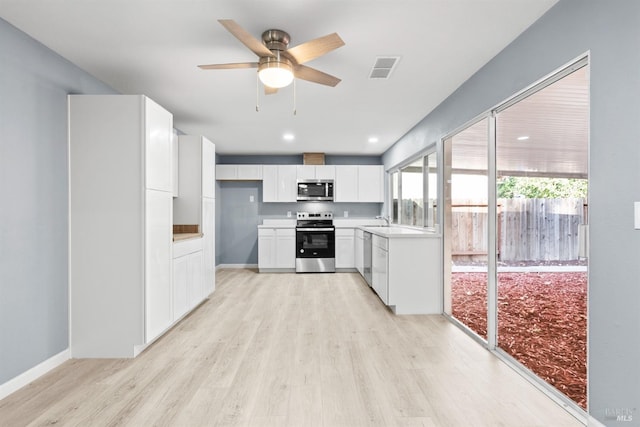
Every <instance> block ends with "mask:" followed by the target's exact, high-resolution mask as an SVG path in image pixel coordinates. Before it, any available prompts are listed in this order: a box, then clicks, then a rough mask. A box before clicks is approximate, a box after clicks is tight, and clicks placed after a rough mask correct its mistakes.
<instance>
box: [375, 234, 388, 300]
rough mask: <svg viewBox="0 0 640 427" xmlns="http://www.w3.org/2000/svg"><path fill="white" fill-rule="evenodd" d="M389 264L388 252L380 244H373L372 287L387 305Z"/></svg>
mask: <svg viewBox="0 0 640 427" xmlns="http://www.w3.org/2000/svg"><path fill="white" fill-rule="evenodd" d="M388 264H389V263H388V252H387V251H385V250H384V249H382V248H380V247H378V246H373V247H372V250H371V287H372V288H373V290H374V291H376V293H377V294H378V296H379V297H380V299H381V300H382V302H384V303H385V305H387V304H388V301H389V293H388V292H389V291H388V289H389V286H388Z"/></svg>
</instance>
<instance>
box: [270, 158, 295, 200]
mask: <svg viewBox="0 0 640 427" xmlns="http://www.w3.org/2000/svg"><path fill="white" fill-rule="evenodd" d="M296 178H297V168H296V165H264V166H263V167H262V201H263V202H295V201H296V199H297V185H296V182H297V179H296Z"/></svg>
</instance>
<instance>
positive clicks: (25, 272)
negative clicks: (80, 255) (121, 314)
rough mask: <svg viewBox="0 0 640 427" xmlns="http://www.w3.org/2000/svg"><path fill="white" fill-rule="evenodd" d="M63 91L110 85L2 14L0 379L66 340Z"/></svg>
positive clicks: (41, 358) (44, 357)
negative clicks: (5, 19)
mask: <svg viewBox="0 0 640 427" xmlns="http://www.w3.org/2000/svg"><path fill="white" fill-rule="evenodd" d="M69 93H115V91H114V90H113V89H111V88H109V87H108V86H106V85H105V84H103V83H101V82H100V81H98V80H96V79H95V78H93V77H92V76H90V75H89V74H87V73H86V72H85V71H83V70H81V69H80V68H78V67H76V66H75V65H73V64H72V63H70V62H69V61H67V60H66V59H64V58H62V57H60V56H59V55H57V54H56V53H54V52H52V51H51V50H49V49H47V48H46V47H45V46H43V45H41V44H40V43H38V42H36V41H35V40H33V39H32V38H30V37H29V36H27V35H26V34H24V33H23V32H21V31H19V30H17V29H16V28H15V27H13V26H12V25H10V24H8V23H7V22H6V21H4V20H2V19H0V135H1V137H0V200H1V202H0V203H2V208H1V209H0V384H2V383H5V382H7V381H8V380H11V379H12V378H14V377H16V376H18V375H20V374H22V373H23V372H25V371H27V370H29V369H31V368H33V367H34V366H36V365H38V364H39V363H41V362H43V361H45V360H47V359H49V358H51V357H52V356H55V355H56V354H58V353H60V352H62V351H64V350H65V349H67V348H68V346H69V336H68V335H69V333H68V331H69V325H68V318H69V307H68V300H69V294H68V290H67V289H68V281H69V275H68V267H67V266H68V261H69V260H68V238H67V236H68V232H69V228H68V219H67V218H68V213H69V212H68V201H69V198H68V179H67V174H68V162H67V94H69Z"/></svg>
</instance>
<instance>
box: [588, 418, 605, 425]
mask: <svg viewBox="0 0 640 427" xmlns="http://www.w3.org/2000/svg"><path fill="white" fill-rule="evenodd" d="M587 427H605V425H604V424H602V423H601V422H600V421H598V420H596V419H595V418H593V417H592V416H591V415H589V417H588V418H587Z"/></svg>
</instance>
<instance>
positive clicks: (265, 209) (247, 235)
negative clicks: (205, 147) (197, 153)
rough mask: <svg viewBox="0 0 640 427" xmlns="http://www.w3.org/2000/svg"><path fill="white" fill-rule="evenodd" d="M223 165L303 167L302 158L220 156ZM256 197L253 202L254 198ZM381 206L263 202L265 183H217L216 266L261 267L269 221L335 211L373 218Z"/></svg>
mask: <svg viewBox="0 0 640 427" xmlns="http://www.w3.org/2000/svg"><path fill="white" fill-rule="evenodd" d="M325 162H326V164H331V165H345V164H347V165H356V164H374V165H375V164H381V162H382V159H381V158H380V157H379V156H365V157H358V156H326V158H325ZM216 163H219V164H302V156H301V155H294V156H243V155H238V156H233V155H218V156H217V157H216ZM251 196H253V200H254V201H253V202H251V201H250V197H251ZM381 208H382V204H381V203H328V202H327V203H313V202H305V203H262V182H261V181H217V183H216V264H217V265H220V264H257V263H258V225H259V224H262V221H263V220H264V219H266V218H270V219H278V218H287V212H291V213H292V215H293V218H295V214H296V212H297V211H309V212H318V211H332V212H334V214H335V215H336V217H342V216H343V215H344V211H348V212H349V218H371V217H375V216H376V215H380V212H381Z"/></svg>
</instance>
